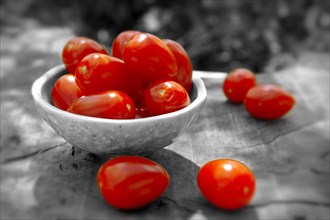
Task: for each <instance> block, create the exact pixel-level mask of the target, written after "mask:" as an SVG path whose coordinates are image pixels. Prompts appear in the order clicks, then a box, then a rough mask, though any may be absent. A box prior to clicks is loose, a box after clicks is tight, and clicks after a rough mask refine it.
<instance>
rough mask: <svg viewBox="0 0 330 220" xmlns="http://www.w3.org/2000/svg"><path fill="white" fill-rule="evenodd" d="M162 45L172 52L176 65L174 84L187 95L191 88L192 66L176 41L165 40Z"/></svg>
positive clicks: (184, 51)
mask: <svg viewBox="0 0 330 220" xmlns="http://www.w3.org/2000/svg"><path fill="white" fill-rule="evenodd" d="M163 41H164V43H165V44H166V46H167V47H168V48H170V50H171V51H172V53H173V55H174V57H175V60H176V63H177V68H178V70H177V75H176V82H178V83H180V84H181V85H182V86H183V87H184V88H185V89H186V90H187V92H188V93H189V92H190V90H191V87H192V70H193V68H192V64H191V61H190V58H189V56H188V54H187V52H186V50H185V49H184V48H183V47H182V46H181V45H180V44H179V43H177V42H176V41H173V40H168V39H165V40H163Z"/></svg>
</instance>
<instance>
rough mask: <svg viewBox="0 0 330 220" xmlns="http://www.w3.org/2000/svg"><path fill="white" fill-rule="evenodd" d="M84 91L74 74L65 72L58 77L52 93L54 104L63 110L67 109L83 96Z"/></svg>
mask: <svg viewBox="0 0 330 220" xmlns="http://www.w3.org/2000/svg"><path fill="white" fill-rule="evenodd" d="M83 95H84V93H83V91H82V90H81V89H80V88H79V86H78V85H77V83H76V79H75V77H74V75H72V74H65V75H63V76H61V77H60V78H58V79H57V80H56V82H55V84H54V87H53V89H52V93H51V99H52V104H53V105H54V106H56V107H58V108H60V109H62V110H67V108H69V106H70V105H71V104H72V103H73V101H74V100H76V99H78V98H79V97H81V96H83Z"/></svg>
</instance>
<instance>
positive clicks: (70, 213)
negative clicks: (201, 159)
mask: <svg viewBox="0 0 330 220" xmlns="http://www.w3.org/2000/svg"><path fill="white" fill-rule="evenodd" d="M148 158H150V159H152V160H154V161H156V162H157V163H159V164H161V165H162V166H163V167H164V168H165V169H166V170H167V171H168V173H169V174H170V177H171V181H170V185H169V187H168V189H167V191H166V192H165V193H164V194H163V195H162V196H161V197H160V198H158V199H157V200H156V201H154V202H153V203H151V204H150V205H148V206H147V207H145V208H143V209H140V210H137V211H131V212H124V211H120V210H117V209H114V208H112V207H110V206H109V205H108V204H107V203H106V202H105V201H104V200H103V198H102V197H101V195H100V193H99V191H98V188H97V184H96V175H97V171H98V168H99V167H100V166H101V164H102V163H103V162H104V161H103V160H101V159H99V158H98V157H96V156H94V155H93V154H90V153H86V152H83V151H80V150H77V149H76V148H74V147H72V146H71V145H69V144H67V143H63V144H62V145H59V146H58V147H56V148H54V149H52V150H49V151H47V152H44V153H43V154H42V155H41V154H40V155H38V156H37V158H36V160H35V165H34V166H37V167H38V169H39V171H40V176H39V177H38V179H37V181H36V184H35V186H34V195H35V198H36V201H37V204H38V205H37V206H36V207H35V208H33V210H31V212H30V216H32V217H34V218H40V219H42V218H45V217H47V218H78V219H81V218H83V219H107V218H109V217H111V218H117V219H126V218H127V219H131V218H134V219H156V218H157V219H190V218H196V219H199V218H207V219H214V218H221V217H225V218H226V219H239V218H242V217H243V216H244V219H256V218H257V216H256V212H255V210H254V209H253V208H247V209H243V210H241V211H237V212H232V213H228V212H225V211H222V210H219V209H217V208H215V207H213V206H212V205H210V204H209V203H208V202H206V200H205V199H204V198H203V197H202V196H201V194H200V192H199V190H198V187H197V183H196V180H195V179H196V175H197V172H198V170H199V166H197V165H196V164H195V163H193V162H191V161H190V160H187V159H186V158H184V157H182V156H181V155H179V154H177V153H175V152H174V151H171V150H167V149H162V150H159V151H157V152H154V153H153V154H151V155H149V156H148Z"/></svg>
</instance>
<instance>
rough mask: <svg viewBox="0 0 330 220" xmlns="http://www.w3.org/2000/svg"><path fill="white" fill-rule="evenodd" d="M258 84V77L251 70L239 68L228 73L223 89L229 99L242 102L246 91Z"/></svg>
mask: <svg viewBox="0 0 330 220" xmlns="http://www.w3.org/2000/svg"><path fill="white" fill-rule="evenodd" d="M256 84H257V83H256V77H255V75H254V74H253V73H252V72H251V71H250V70H248V69H243V68H239V69H235V70H233V71H231V72H230V73H229V74H228V75H227V77H226V79H225V81H224V83H223V86H222V89H223V92H224V94H225V95H226V97H227V98H228V100H229V101H231V102H233V103H242V102H243V100H244V97H245V95H246V93H247V92H248V91H249V89H251V88H252V87H254V86H255V85H256Z"/></svg>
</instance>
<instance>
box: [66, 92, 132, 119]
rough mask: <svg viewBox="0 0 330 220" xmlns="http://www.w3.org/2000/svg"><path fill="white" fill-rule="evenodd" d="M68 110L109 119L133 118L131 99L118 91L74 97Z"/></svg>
mask: <svg viewBox="0 0 330 220" xmlns="http://www.w3.org/2000/svg"><path fill="white" fill-rule="evenodd" d="M67 111H68V112H71V113H75V114H79V115H85V116H92V117H98V118H109V119H133V118H135V105H134V102H133V101H132V99H131V98H130V97H129V96H128V95H126V94H125V93H123V92H120V91H105V92H100V93H96V94H93V95H88V96H82V97H80V98H78V99H76V100H75V101H74V102H73V103H72V105H71V106H70V107H69V108H68V110H67Z"/></svg>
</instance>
